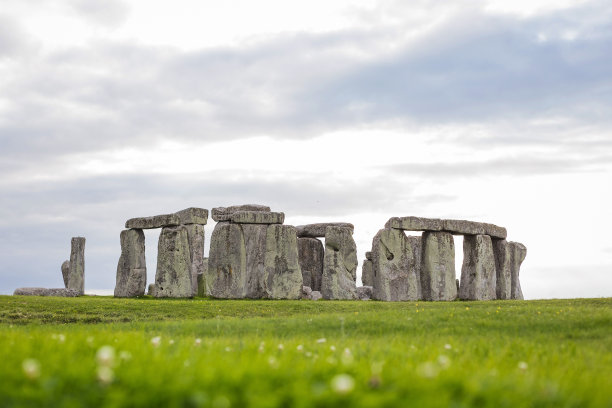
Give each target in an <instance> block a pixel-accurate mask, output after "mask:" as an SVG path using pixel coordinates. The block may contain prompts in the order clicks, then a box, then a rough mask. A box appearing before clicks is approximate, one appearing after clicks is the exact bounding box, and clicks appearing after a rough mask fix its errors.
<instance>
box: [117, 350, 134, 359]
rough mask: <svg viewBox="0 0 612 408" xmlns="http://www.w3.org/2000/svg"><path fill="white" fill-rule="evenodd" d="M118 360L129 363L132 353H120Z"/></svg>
mask: <svg viewBox="0 0 612 408" xmlns="http://www.w3.org/2000/svg"><path fill="white" fill-rule="evenodd" d="M119 358H120V359H121V360H123V361H129V360H131V359H132V353H130V352H129V351H122V352H120V353H119Z"/></svg>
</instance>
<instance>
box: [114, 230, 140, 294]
mask: <svg viewBox="0 0 612 408" xmlns="http://www.w3.org/2000/svg"><path fill="white" fill-rule="evenodd" d="M120 241H121V256H120V257H119V262H118V264H117V278H116V281H115V297H134V296H142V295H144V293H145V289H146V286H147V263H146V260H145V236H144V233H143V232H142V230H141V229H129V230H123V231H121V235H120Z"/></svg>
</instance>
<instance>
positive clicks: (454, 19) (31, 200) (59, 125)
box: [0, 0, 612, 299]
mask: <svg viewBox="0 0 612 408" xmlns="http://www.w3.org/2000/svg"><path fill="white" fill-rule="evenodd" d="M611 23H612V3H610V2H609V1H608V0H602V1H600V0H595V1H587V0H585V1H573V0H555V1H552V0H529V1H516V0H515V1H502V0H491V1H474V0H465V1H454V2H440V1H433V0H431V1H430V0H415V1H410V2H407V1H401V0H367V1H366V0H364V1H348V0H335V1H334V2H329V1H321V0H311V1H309V2H293V1H282V0H262V1H258V2H253V1H247V0H228V1H224V2H217V1H215V2H213V1H195V0H193V1H192V0H175V1H173V2H166V1H158V0H131V1H121V0H106V1H104V2H92V1H88V0H46V1H42V0H29V1H23V0H2V7H0V174H2V177H0V191H1V193H0V259H1V262H0V294H11V293H12V292H13V290H14V289H15V288H17V287H23V286H42V287H62V286H63V282H62V278H61V270H60V266H61V264H62V262H63V261H64V260H65V259H68V258H69V256H70V238H71V237H73V236H84V237H86V238H87V244H86V252H85V259H86V264H85V275H86V276H85V287H86V292H87V291H90V292H92V291H98V293H101V292H99V291H102V290H107V291H108V290H110V291H112V289H113V288H114V285H115V274H116V267H117V261H118V259H119V255H120V245H119V233H120V232H121V230H122V229H123V227H124V223H125V221H126V220H127V219H129V218H132V217H139V216H151V215H156V214H164V213H169V212H175V211H178V210H181V209H183V208H187V207H191V206H194V207H203V208H208V209H211V208H213V207H217V206H228V205H235V204H245V203H257V204H267V205H270V206H271V207H272V210H274V211H283V212H284V213H285V214H286V221H285V223H286V224H291V225H300V224H305V223H314V222H327V221H339V222H351V223H353V224H354V225H355V234H354V238H355V241H356V243H357V249H358V257H359V259H360V265H359V269H358V274H359V275H360V273H361V262H362V260H363V259H364V253H365V252H366V251H369V250H370V247H371V242H372V238H373V237H374V235H375V234H376V232H377V231H378V230H379V229H380V228H383V226H384V224H385V222H386V220H387V219H389V218H390V217H393V216H408V215H414V216H424V217H434V218H459V219H468V220H474V221H484V222H491V223H494V224H497V225H501V226H504V227H506V228H507V229H508V240H512V241H518V242H521V243H523V244H524V245H526V246H527V250H528V252H527V258H526V259H525V261H524V263H523V265H522V268H521V284H522V288H523V293H524V295H525V298H527V299H541V298H573V297H602V296H605V297H610V296H612V239H611V238H610V234H609V231H611V230H612V58H610V55H611V51H612V24H611ZM213 228H214V221H212V219H210V220H209V223H208V225H207V226H206V235H207V236H206V252H207V251H208V245H209V243H210V233H211V232H212V229H213ZM158 236H159V230H151V231H147V232H146V240H147V241H146V243H147V248H146V250H147V267H148V272H147V275H148V280H149V282H151V281H153V279H154V276H155V265H156V253H157V248H156V247H157V237H158ZM461 242H462V240H461V238H460V237H456V239H455V246H456V258H457V259H456V260H457V265H458V267H457V276H459V275H460V265H461V259H462V249H461V248H462V244H461ZM358 282H359V279H358Z"/></svg>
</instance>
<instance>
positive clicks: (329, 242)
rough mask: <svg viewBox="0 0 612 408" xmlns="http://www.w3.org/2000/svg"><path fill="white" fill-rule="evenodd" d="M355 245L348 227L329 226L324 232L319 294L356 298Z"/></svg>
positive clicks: (335, 297)
mask: <svg viewBox="0 0 612 408" xmlns="http://www.w3.org/2000/svg"><path fill="white" fill-rule="evenodd" d="M356 272H357V247H356V245H355V240H353V237H352V232H351V230H350V229H349V228H345V227H338V226H330V227H327V229H326V232H325V256H324V259H323V279H322V281H321V294H322V295H323V298H325V299H357V293H356V287H355V280H356V275H357V274H356Z"/></svg>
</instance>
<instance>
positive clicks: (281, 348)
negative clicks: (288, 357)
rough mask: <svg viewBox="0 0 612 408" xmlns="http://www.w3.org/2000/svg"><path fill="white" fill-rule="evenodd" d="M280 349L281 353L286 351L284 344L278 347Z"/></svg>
mask: <svg viewBox="0 0 612 408" xmlns="http://www.w3.org/2000/svg"><path fill="white" fill-rule="evenodd" d="M278 349H279V350H280V351H283V350H284V349H285V346H283V344H282V343H281V344H279V345H278Z"/></svg>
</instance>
